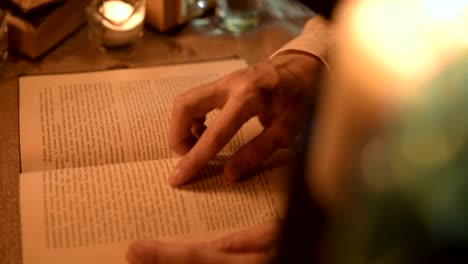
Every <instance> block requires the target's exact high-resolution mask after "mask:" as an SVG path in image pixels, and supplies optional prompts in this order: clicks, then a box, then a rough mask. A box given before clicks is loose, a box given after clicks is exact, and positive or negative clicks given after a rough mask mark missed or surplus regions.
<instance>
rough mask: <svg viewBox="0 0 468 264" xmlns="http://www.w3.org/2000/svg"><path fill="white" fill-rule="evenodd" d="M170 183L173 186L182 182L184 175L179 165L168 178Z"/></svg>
mask: <svg viewBox="0 0 468 264" xmlns="http://www.w3.org/2000/svg"><path fill="white" fill-rule="evenodd" d="M167 181H168V183H169V185H170V186H171V187H178V186H180V185H181V184H182V182H181V181H182V175H181V172H180V168H179V167H176V168H175V169H174V171H173V172H172V174H171V175H169V177H168V179H167Z"/></svg>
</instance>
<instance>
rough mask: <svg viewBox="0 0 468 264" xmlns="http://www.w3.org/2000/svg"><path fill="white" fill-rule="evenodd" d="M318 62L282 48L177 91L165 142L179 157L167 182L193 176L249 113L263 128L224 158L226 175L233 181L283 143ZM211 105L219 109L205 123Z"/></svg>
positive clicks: (175, 182)
mask: <svg viewBox="0 0 468 264" xmlns="http://www.w3.org/2000/svg"><path fill="white" fill-rule="evenodd" d="M320 65H321V63H320V61H319V60H318V59H317V58H316V57H315V56H313V55H310V54H307V53H302V52H287V53H283V54H280V55H277V56H275V57H273V58H272V59H270V60H269V61H267V62H263V63H259V64H256V65H253V66H251V67H249V68H247V69H243V70H238V71H235V72H233V73H231V74H229V75H227V76H225V77H223V78H221V79H219V80H217V81H214V82H211V83H208V84H205V85H202V86H199V87H197V88H194V89H192V90H189V91H187V92H185V93H183V94H181V95H179V96H178V97H177V98H176V100H175V102H174V106H173V109H172V118H171V126H170V133H169V145H170V147H171V149H172V150H174V151H175V152H177V153H178V154H181V155H184V156H183V158H182V159H181V161H180V162H179V164H178V165H177V166H176V168H175V170H174V172H173V174H172V175H171V176H170V177H169V179H168V181H169V183H170V184H171V185H172V186H179V185H181V184H184V183H185V182H187V181H188V180H190V179H191V178H193V177H194V176H195V175H197V173H198V171H199V170H200V169H201V168H202V167H203V166H204V165H206V164H207V163H208V162H209V161H210V160H211V159H213V158H214V157H215V156H216V154H217V153H218V152H219V151H220V150H221V149H222V148H223V147H224V146H225V145H226V144H227V143H228V142H229V140H231V138H232V137H233V136H234V135H235V134H236V132H237V131H238V130H239V129H240V128H241V127H242V125H243V124H244V123H245V122H247V121H248V120H249V119H250V118H252V117H255V116H258V117H259V119H260V121H261V123H262V125H263V126H264V129H263V131H262V133H260V134H259V135H258V136H256V137H255V138H254V139H252V140H251V141H250V142H248V143H247V144H246V145H244V146H242V147H241V148H240V149H239V150H238V151H237V152H236V153H234V154H233V156H232V157H231V159H230V160H228V161H227V163H226V165H225V168H224V174H225V176H226V178H227V180H229V181H235V180H237V179H238V178H240V177H241V176H242V175H244V174H246V173H248V172H251V171H253V170H255V169H256V168H258V167H259V165H260V164H261V163H262V162H263V161H264V160H265V159H266V158H268V157H269V156H270V155H271V154H272V153H273V152H274V151H276V150H278V149H280V148H285V147H287V146H289V145H290V143H291V142H292V140H293V139H294V137H295V130H296V129H295V128H297V126H298V124H297V123H298V121H299V120H298V119H299V111H300V105H301V99H303V98H304V95H305V93H306V91H307V90H308V89H310V88H312V87H313V85H314V82H315V81H316V80H317V77H318V72H319V69H320ZM216 108H219V109H222V110H221V111H220V113H219V115H218V116H217V117H216V119H215V120H214V122H213V123H212V124H211V125H210V126H209V127H206V126H205V124H204V122H205V116H206V114H208V113H209V112H210V111H212V110H214V109H216Z"/></svg>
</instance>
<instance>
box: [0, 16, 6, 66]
mask: <svg viewBox="0 0 468 264" xmlns="http://www.w3.org/2000/svg"><path fill="white" fill-rule="evenodd" d="M7 56H8V30H7V13H6V12H5V11H3V10H1V9H0V64H2V63H3V62H4V61H5V60H6V58H7Z"/></svg>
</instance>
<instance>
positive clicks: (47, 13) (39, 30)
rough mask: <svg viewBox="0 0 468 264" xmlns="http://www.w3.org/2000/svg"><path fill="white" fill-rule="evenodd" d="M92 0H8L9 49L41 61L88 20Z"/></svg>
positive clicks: (6, 3)
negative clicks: (87, 9)
mask: <svg viewBox="0 0 468 264" xmlns="http://www.w3.org/2000/svg"><path fill="white" fill-rule="evenodd" d="M88 3H89V0H7V1H6V2H5V1H1V3H0V8H2V9H6V10H8V11H9V13H10V15H9V18H8V31H9V33H8V38H9V46H10V50H12V51H15V52H17V53H20V54H22V55H24V56H26V57H29V58H33V59H35V58H38V57H40V56H42V55H43V54H45V53H46V52H47V51H49V50H50V49H52V48H53V47H55V46H56V45H58V44H59V43H60V42H62V41H63V40H64V39H65V38H66V37H67V36H69V35H70V34H71V33H73V32H74V31H75V30H77V29H78V28H79V27H80V26H81V25H83V24H84V23H85V21H86V14H85V10H86V6H87V4H88Z"/></svg>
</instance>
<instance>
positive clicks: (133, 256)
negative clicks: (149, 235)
mask: <svg viewBox="0 0 468 264" xmlns="http://www.w3.org/2000/svg"><path fill="white" fill-rule="evenodd" d="M145 254H146V250H145V242H144V241H135V242H132V243H131V244H130V245H129V246H128V249H127V254H126V259H127V262H128V263H131V264H137V263H142V258H143V257H144V255H145Z"/></svg>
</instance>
